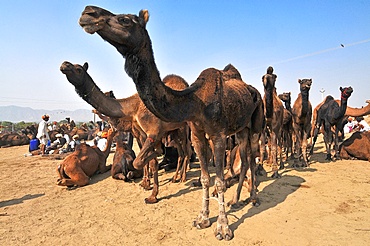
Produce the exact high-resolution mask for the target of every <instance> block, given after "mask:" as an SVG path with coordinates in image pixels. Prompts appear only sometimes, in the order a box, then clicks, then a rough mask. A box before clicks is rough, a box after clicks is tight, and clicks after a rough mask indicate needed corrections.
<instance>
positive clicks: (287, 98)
mask: <svg viewBox="0 0 370 246" xmlns="http://www.w3.org/2000/svg"><path fill="white" fill-rule="evenodd" d="M278 97H279V98H280V100H281V101H283V102H287V103H290V102H291V100H292V97H291V95H290V92H284V93H282V94H279V96H278Z"/></svg>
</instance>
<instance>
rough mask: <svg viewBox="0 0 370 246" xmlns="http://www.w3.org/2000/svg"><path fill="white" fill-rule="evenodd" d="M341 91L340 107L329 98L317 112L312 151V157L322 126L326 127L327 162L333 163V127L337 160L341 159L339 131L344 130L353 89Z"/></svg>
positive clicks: (341, 89)
mask: <svg viewBox="0 0 370 246" xmlns="http://www.w3.org/2000/svg"><path fill="white" fill-rule="evenodd" d="M339 89H340V91H341V99H340V102H341V103H340V106H339V104H338V103H337V102H336V101H335V100H334V98H333V97H332V96H327V97H326V101H325V102H324V104H323V105H322V106H321V107H320V108H319V110H318V111H317V118H316V123H315V131H314V135H313V143H312V146H311V150H310V155H312V154H313V148H314V146H315V143H316V140H317V135H318V133H319V130H320V128H321V126H322V125H323V126H324V141H325V147H326V160H329V161H331V160H332V157H331V144H332V141H333V133H332V130H331V128H332V126H335V133H334V149H335V158H336V159H338V158H339V149H338V147H339V146H338V143H339V140H338V133H339V129H343V123H342V122H343V118H344V117H345V113H346V109H347V101H348V98H349V97H350V96H351V94H352V92H353V89H352V87H345V88H342V87H340V88H339Z"/></svg>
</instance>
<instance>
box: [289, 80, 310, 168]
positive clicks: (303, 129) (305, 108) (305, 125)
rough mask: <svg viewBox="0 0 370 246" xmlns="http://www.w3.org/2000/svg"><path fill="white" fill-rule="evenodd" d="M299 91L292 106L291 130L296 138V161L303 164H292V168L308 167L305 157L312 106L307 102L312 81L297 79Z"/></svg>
mask: <svg viewBox="0 0 370 246" xmlns="http://www.w3.org/2000/svg"><path fill="white" fill-rule="evenodd" d="M298 83H299V89H300V91H301V93H299V94H298V97H297V99H296V100H295V102H294V104H293V109H292V117H293V130H294V134H295V138H296V143H295V148H296V151H295V152H296V153H297V154H298V158H299V159H298V160H302V157H303V163H302V164H299V163H294V164H293V167H300V166H302V167H308V166H309V163H308V157H307V137H308V134H309V132H310V129H311V116H312V105H311V103H310V101H309V91H310V88H311V85H312V79H298Z"/></svg>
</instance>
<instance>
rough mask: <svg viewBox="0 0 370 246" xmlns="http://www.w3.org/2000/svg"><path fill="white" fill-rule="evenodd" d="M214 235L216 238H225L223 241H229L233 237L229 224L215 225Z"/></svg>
mask: <svg viewBox="0 0 370 246" xmlns="http://www.w3.org/2000/svg"><path fill="white" fill-rule="evenodd" d="M215 236H216V238H217V239H218V240H222V239H225V241H229V240H231V239H232V238H233V232H232V231H231V230H230V228H229V226H217V227H216V229H215Z"/></svg>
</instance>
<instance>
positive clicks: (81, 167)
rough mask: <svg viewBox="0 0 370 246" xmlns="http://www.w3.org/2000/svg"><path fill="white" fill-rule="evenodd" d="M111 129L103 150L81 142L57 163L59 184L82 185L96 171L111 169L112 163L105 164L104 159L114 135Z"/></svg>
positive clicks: (105, 159)
mask: <svg viewBox="0 0 370 246" xmlns="http://www.w3.org/2000/svg"><path fill="white" fill-rule="evenodd" d="M115 133H116V132H115V131H114V130H113V129H109V130H108V137H107V140H108V142H107V146H106V148H105V150H104V151H100V149H99V148H98V147H96V146H93V147H91V146H89V145H87V144H85V143H81V144H80V145H78V146H77V147H76V150H75V151H74V152H73V153H71V154H69V155H68V156H66V158H65V159H64V160H63V162H62V163H61V164H60V165H58V167H57V173H58V176H59V178H58V181H57V185H60V186H69V187H71V186H84V185H87V184H88V183H89V179H90V177H91V176H93V175H94V174H95V173H96V172H98V171H99V172H100V173H105V172H107V171H109V170H110V169H111V166H112V165H108V166H106V161H107V158H108V155H109V153H110V147H111V145H112V142H113V137H114V135H115Z"/></svg>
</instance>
